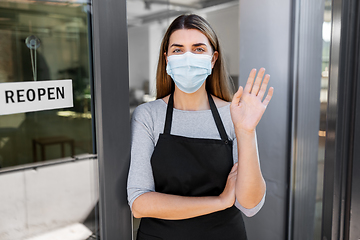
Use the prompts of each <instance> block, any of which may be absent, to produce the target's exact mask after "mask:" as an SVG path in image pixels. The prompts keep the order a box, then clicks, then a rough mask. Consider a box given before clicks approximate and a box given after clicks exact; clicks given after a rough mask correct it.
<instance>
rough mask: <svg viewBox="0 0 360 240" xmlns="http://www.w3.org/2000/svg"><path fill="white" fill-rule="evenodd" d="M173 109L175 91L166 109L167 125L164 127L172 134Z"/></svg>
mask: <svg viewBox="0 0 360 240" xmlns="http://www.w3.org/2000/svg"><path fill="white" fill-rule="evenodd" d="M173 110H174V93H171V94H170V97H169V101H168V105H167V109H166V119H165V127H164V133H165V134H170V131H171V123H172V116H173Z"/></svg>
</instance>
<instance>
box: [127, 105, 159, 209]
mask: <svg viewBox="0 0 360 240" xmlns="http://www.w3.org/2000/svg"><path fill="white" fill-rule="evenodd" d="M147 108H148V106H146V105H140V106H138V107H137V108H136V109H135V111H134V113H133V115H132V119H131V136H132V139H131V161H130V169H129V175H128V182H127V194H128V202H129V205H130V208H132V205H133V203H134V201H135V199H136V198H137V197H139V196H140V195H142V194H144V193H146V192H152V191H155V183H154V178H153V174H152V169H151V164H150V159H151V155H152V153H153V151H154V146H155V138H154V133H153V124H152V117H151V114H150V112H151V110H150V109H147Z"/></svg>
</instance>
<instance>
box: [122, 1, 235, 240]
mask: <svg viewBox="0 0 360 240" xmlns="http://www.w3.org/2000/svg"><path fill="white" fill-rule="evenodd" d="M184 13H195V14H198V15H200V16H202V17H204V18H205V19H206V20H207V21H208V22H209V23H210V25H211V26H212V27H213V28H214V30H215V32H216V33H217V36H218V37H219V41H220V43H221V48H222V51H223V54H224V56H225V60H226V64H227V70H228V72H229V74H230V76H231V78H232V80H233V82H234V86H235V87H236V89H237V86H238V75H239V72H238V71H239V68H238V66H239V44H238V43H239V26H238V23H239V20H238V19H239V16H238V14H239V2H238V1H229V0H223V1H200V0H194V1H183V0H171V1H156V2H155V1H153V2H151V1H149V2H148V1H145V2H143V1H136V0H127V17H128V42H129V87H130V89H129V91H130V113H132V112H133V111H134V109H135V108H136V107H137V106H138V105H139V104H141V103H144V102H148V101H152V100H155V96H156V89H155V82H156V68H157V62H158V57H159V51H160V44H161V41H162V37H163V35H164V33H165V31H166V29H167V27H168V26H169V25H170V23H171V22H172V20H174V19H175V18H176V17H177V16H179V15H181V14H184ZM133 221H134V224H133V231H134V239H135V238H136V234H137V229H138V226H139V222H140V219H136V218H134V219H133Z"/></svg>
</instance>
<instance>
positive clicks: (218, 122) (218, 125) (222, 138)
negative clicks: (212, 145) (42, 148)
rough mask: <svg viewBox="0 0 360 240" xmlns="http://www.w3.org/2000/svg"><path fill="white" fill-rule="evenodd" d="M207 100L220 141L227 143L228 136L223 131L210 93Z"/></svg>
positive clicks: (223, 128)
mask: <svg viewBox="0 0 360 240" xmlns="http://www.w3.org/2000/svg"><path fill="white" fill-rule="evenodd" d="M207 94H208V99H209V104H210V109H211V112H212V115H213V117H214V120H215V123H216V127H217V129H218V131H219V133H220V137H221V140H223V141H225V142H228V136H227V134H226V131H225V127H224V125H223V123H222V121H221V118H220V115H219V112H218V110H217V108H216V105H215V103H214V100H213V98H212V96H211V95H210V93H209V92H208V93H207Z"/></svg>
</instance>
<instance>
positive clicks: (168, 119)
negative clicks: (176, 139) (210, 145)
mask: <svg viewBox="0 0 360 240" xmlns="http://www.w3.org/2000/svg"><path fill="white" fill-rule="evenodd" d="M207 94H208V100H209V105H210V109H211V113H212V115H213V118H214V120H215V124H216V127H217V129H218V131H219V134H220V137H221V140H223V141H227V140H228V136H227V134H226V131H225V127H224V125H223V123H222V121H221V118H220V115H219V112H218V110H217V108H216V105H215V103H214V100H213V98H212V96H211V95H210V93H209V92H208V93H207ZM173 110H174V93H171V94H170V97H169V101H168V105H167V109H166V119H165V127H164V133H165V134H170V131H171V123H172V116H173Z"/></svg>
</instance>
